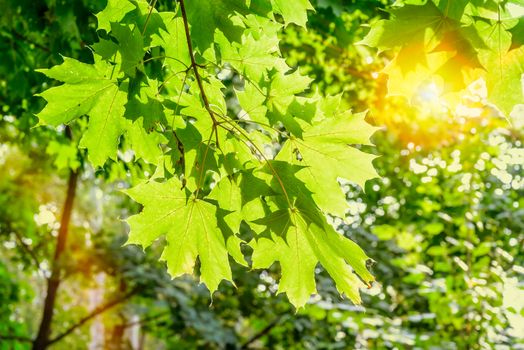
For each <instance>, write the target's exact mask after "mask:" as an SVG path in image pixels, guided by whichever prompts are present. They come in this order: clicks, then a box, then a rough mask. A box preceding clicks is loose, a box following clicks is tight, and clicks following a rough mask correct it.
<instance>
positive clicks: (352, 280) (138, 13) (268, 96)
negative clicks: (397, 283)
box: [39, 0, 376, 307]
mask: <svg viewBox="0 0 524 350" xmlns="http://www.w3.org/2000/svg"><path fill="white" fill-rule="evenodd" d="M179 5H180V6H179V7H178V11H177V12H176V13H174V12H157V11H156V10H155V9H153V8H151V7H150V6H149V4H148V2H147V1H145V0H139V1H130V0H109V2H108V5H107V7H106V9H105V10H103V11H102V12H100V13H98V14H97V18H98V20H99V29H101V31H100V35H101V38H100V41H99V42H98V43H96V44H94V45H92V49H93V50H94V57H95V59H94V61H95V62H94V64H86V63H80V62H78V61H74V60H71V59H67V58H66V59H65V60H64V63H63V64H62V65H60V66H57V67H54V68H51V69H49V70H44V71H43V72H44V73H45V74H46V75H47V76H49V77H50V78H53V79H57V80H60V81H62V82H64V84H63V85H60V86H58V87H53V88H51V89H49V90H47V91H46V92H44V93H42V94H41V96H42V97H44V98H45V99H46V100H47V101H48V104H47V106H46V107H45V108H44V110H42V112H41V113H40V114H39V118H40V121H41V124H50V125H53V126H58V125H60V124H64V123H71V122H72V121H73V120H75V119H76V118H79V117H83V116H86V115H87V116H88V118H89V122H88V125H87V129H86V130H85V131H84V132H83V136H82V138H81V140H80V147H85V148H87V150H88V157H89V159H90V161H91V163H92V164H93V165H94V166H95V167H98V166H102V165H104V164H105V162H106V160H107V159H108V158H111V159H114V160H117V156H116V155H117V150H118V149H122V150H126V151H128V150H130V151H132V154H134V161H135V162H137V163H139V164H140V166H147V167H153V173H152V175H146V176H150V178H149V179H148V180H145V181H144V180H141V181H139V184H138V185H137V186H135V187H132V188H131V189H129V190H126V191H125V192H126V193H127V194H128V195H129V196H130V197H131V198H132V199H134V200H135V201H136V202H138V203H140V204H142V205H143V209H142V211H141V212H140V213H139V214H137V215H134V216H131V217H130V218H128V220H127V221H128V223H129V226H130V228H131V230H130V233H129V240H128V243H129V244H138V245H141V246H142V247H143V248H147V247H148V246H150V245H151V244H152V243H153V242H154V241H157V240H159V241H161V240H164V243H160V244H164V246H163V253H162V256H161V259H162V260H165V261H166V264H167V269H168V271H169V273H170V274H171V275H172V276H173V277H177V276H180V275H182V274H193V273H195V272H196V273H197V274H198V275H199V276H200V280H201V282H202V283H204V284H205V285H206V286H207V287H208V288H209V290H210V291H211V292H214V291H215V290H216V289H217V288H218V286H219V284H220V282H221V281H222V280H227V281H230V282H232V281H233V276H232V273H231V267H230V261H235V262H236V263H238V264H240V265H244V266H248V261H251V262H252V266H251V267H252V268H268V267H269V266H270V265H271V264H272V263H273V262H276V261H278V262H279V263H280V265H281V268H282V277H281V280H280V282H279V285H280V287H279V291H281V292H285V293H286V294H287V295H288V297H289V299H290V300H291V302H292V303H293V304H295V305H296V306H297V307H302V306H303V305H304V304H305V303H306V302H307V300H308V298H309V297H310V296H311V294H313V293H315V291H316V288H315V279H314V274H315V268H316V266H317V265H318V264H320V265H321V266H323V268H324V269H325V270H326V271H327V272H328V273H329V274H330V275H331V276H332V277H333V279H334V280H335V282H336V285H337V288H338V290H339V291H340V292H341V294H345V295H346V296H347V297H349V298H350V299H351V300H352V301H354V302H356V303H358V302H360V297H359V293H358V289H359V287H360V286H361V285H362V282H361V280H363V281H365V282H366V283H369V282H370V281H372V279H373V278H372V276H371V275H370V274H369V272H368V271H367V270H366V267H365V263H366V260H367V259H368V258H367V256H366V255H365V254H364V253H363V252H362V250H360V248H358V246H357V245H356V244H355V243H353V242H352V241H350V240H349V239H347V238H344V237H343V236H342V235H340V234H339V233H337V232H336V231H335V230H334V229H333V227H331V226H330V225H329V224H328V223H327V220H326V215H327V214H331V215H339V216H344V213H345V209H346V206H347V205H346V202H345V196H344V193H343V192H342V191H341V189H340V186H339V183H338V179H341V178H344V179H348V180H350V181H354V182H356V183H358V184H360V185H361V186H363V185H364V183H365V181H366V180H367V179H369V178H371V177H374V176H376V173H375V171H374V169H373V166H372V163H371V161H372V160H373V158H374V156H372V155H369V154H366V153H364V152H362V151H360V150H358V149H357V148H355V147H354V146H355V145H369V144H370V141H369V138H370V137H371V134H372V133H373V132H374V131H375V128H373V127H371V126H370V125H368V124H366V122H365V121H364V115H352V114H351V113H349V112H344V111H340V110H339V108H338V106H339V100H340V96H338V97H326V98H324V97H322V96H320V95H318V94H315V95H314V96H307V95H311V93H310V92H309V91H308V89H309V84H310V82H311V79H310V78H309V77H307V76H305V75H303V74H302V73H301V72H300V70H299V69H294V70H291V68H290V67H289V66H288V65H287V64H286V63H285V60H284V58H283V57H282V56H281V54H280V50H279V38H278V31H279V30H281V29H282V28H283V27H284V26H286V25H287V24H290V23H294V24H297V25H300V26H304V25H305V23H306V20H307V11H308V10H310V9H311V6H310V4H309V2H308V1H307V0H293V1H280V0H251V1H231V0H220V1H215V2H211V3H210V2H208V1H184V2H180V4H179ZM182 10H185V11H182ZM186 15H187V17H186ZM186 28H188V29H189V30H188V31H187V32H186ZM190 44H191V45H190ZM191 46H192V47H193V49H194V52H191V51H190V47H191ZM226 73H227V74H231V75H232V76H234V79H233V80H235V81H236V83H235V86H234V87H235V90H234V91H235V94H234V95H232V94H231V93H230V92H231V91H232V90H231V89H229V87H230V86H228V85H227V84H226V83H224V81H225V80H226V79H225V78H224V76H226V75H227V74H226ZM282 146H283V147H282ZM277 154H278V155H277ZM144 163H147V164H145V165H144ZM126 166H132V164H126ZM155 166H156V169H154V168H155ZM139 169H141V168H139ZM146 174H149V172H147V173H146ZM246 225H248V226H249V228H250V230H248V229H246V228H247V227H248V226H246ZM241 231H242V235H239V234H240V233H241ZM250 235H251V237H249V236H250ZM241 236H242V237H244V236H247V237H249V238H248V240H249V241H250V242H249V245H250V246H251V248H253V255H252V257H251V259H246V257H245V255H244V254H245V253H246V251H245V250H244V249H243V248H242V245H243V244H245V243H246V242H244V241H243V239H241V238H240V237H241ZM197 262H198V263H197Z"/></svg>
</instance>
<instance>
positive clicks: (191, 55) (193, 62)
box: [179, 0, 217, 128]
mask: <svg viewBox="0 0 524 350" xmlns="http://www.w3.org/2000/svg"><path fill="white" fill-rule="evenodd" d="M179 4H180V10H181V11H182V20H183V22H184V29H185V34H186V41H187V48H188V51H189V58H190V59H191V67H193V71H194V72H195V79H196V81H197V84H198V88H199V89H200V95H201V96H202V101H204V107H205V108H206V110H207V112H208V113H209V116H210V117H211V119H212V120H213V127H214V128H215V127H216V124H217V121H216V119H215V116H214V113H213V111H212V110H211V107H210V105H209V100H208V99H207V95H206V92H205V90H204V85H203V84H202V78H201V77H200V73H199V72H198V67H199V65H198V64H197V63H196V60H195V55H194V52H193V44H192V43H191V35H190V34H189V24H188V21H187V14H186V6H185V4H184V0H179Z"/></svg>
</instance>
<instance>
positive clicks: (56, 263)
mask: <svg viewBox="0 0 524 350" xmlns="http://www.w3.org/2000/svg"><path fill="white" fill-rule="evenodd" d="M77 181H78V172H77V171H71V173H70V174H69V180H68V184H67V194H66V199H65V203H64V208H63V210H62V218H61V219H60V229H59V230H58V237H57V242H56V250H55V255H54V257H53V261H52V268H51V276H50V277H49V279H48V280H47V294H46V298H45V302H44V312H43V315H42V321H41V322H40V327H39V329H38V335H37V337H36V339H35V341H34V343H33V350H43V349H45V348H46V347H47V340H48V339H49V333H50V331H51V322H52V321H53V313H54V308H55V301H56V296H57V291H58V287H59V285H60V271H61V270H62V267H61V258H62V254H63V252H64V250H65V247H66V242H67V235H68V231H69V221H70V220H71V213H72V211H73V201H74V199H75V194H76V185H77Z"/></svg>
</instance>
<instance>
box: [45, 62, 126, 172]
mask: <svg viewBox="0 0 524 350" xmlns="http://www.w3.org/2000/svg"><path fill="white" fill-rule="evenodd" d="M114 69H115V67H114V66H112V65H111V64H109V63H107V62H104V61H102V60H99V59H98V58H96V57H95V64H94V65H90V64H85V63H81V62H79V61H77V60H74V59H71V58H64V63H62V64H61V65H58V66H55V67H53V68H51V69H43V70H39V71H40V72H42V73H44V74H45V75H47V76H48V77H50V78H53V79H57V80H60V81H62V82H64V84H63V85H60V86H57V87H54V88H51V89H48V90H46V91H44V92H43V93H41V94H40V95H39V96H41V97H43V98H45V99H46V100H47V102H48V104H47V105H46V106H45V107H44V109H43V110H42V111H41V112H40V113H38V118H39V119H40V124H49V125H53V126H58V125H60V124H64V123H65V124H66V123H69V122H71V121H72V120H74V119H76V118H78V117H81V116H83V115H89V127H88V130H87V131H86V133H85V134H84V135H83V136H82V139H81V140H80V147H82V148H88V150H89V159H90V161H91V163H92V164H93V166H95V167H97V166H101V165H103V164H104V162H105V161H106V160H107V158H115V157H116V152H117V148H118V139H119V137H120V136H121V135H122V133H123V132H124V123H125V119H124V118H123V116H124V111H125V108H124V105H125V103H126V102H127V93H126V92H125V91H123V90H121V87H120V86H119V85H118V81H117V79H116V74H114ZM113 75H115V77H113Z"/></svg>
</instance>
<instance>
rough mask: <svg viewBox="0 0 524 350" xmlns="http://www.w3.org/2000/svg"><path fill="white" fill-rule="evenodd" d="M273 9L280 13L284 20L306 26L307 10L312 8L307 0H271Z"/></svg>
mask: <svg viewBox="0 0 524 350" xmlns="http://www.w3.org/2000/svg"><path fill="white" fill-rule="evenodd" d="M271 3H272V4H273V11H275V12H277V13H280V14H281V15H282V18H284V22H286V23H295V24H297V25H299V26H301V27H306V22H307V10H314V8H313V6H311V4H310V3H309V1H308V0H295V1H290V0H271Z"/></svg>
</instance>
